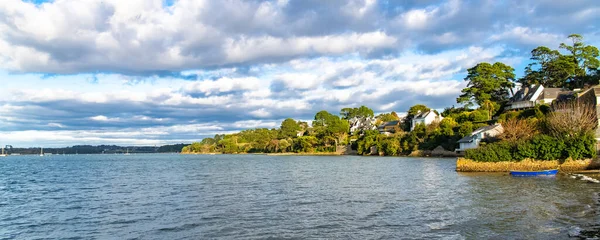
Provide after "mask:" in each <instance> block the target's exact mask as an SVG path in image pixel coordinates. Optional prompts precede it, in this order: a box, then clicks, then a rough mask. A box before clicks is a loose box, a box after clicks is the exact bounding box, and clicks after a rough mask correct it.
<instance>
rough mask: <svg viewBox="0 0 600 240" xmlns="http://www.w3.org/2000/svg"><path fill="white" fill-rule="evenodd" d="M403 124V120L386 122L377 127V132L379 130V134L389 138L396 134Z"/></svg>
mask: <svg viewBox="0 0 600 240" xmlns="http://www.w3.org/2000/svg"><path fill="white" fill-rule="evenodd" d="M401 123H402V121H401V120H395V121H389V122H384V123H382V124H381V125H379V126H378V127H377V130H379V133H381V134H385V135H388V136H389V135H392V134H394V133H396V129H397V128H400V127H401V126H400V124H401Z"/></svg>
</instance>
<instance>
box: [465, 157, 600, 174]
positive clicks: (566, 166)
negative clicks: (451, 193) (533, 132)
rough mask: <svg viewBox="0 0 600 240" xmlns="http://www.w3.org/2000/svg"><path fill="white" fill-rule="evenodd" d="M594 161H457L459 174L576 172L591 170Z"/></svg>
mask: <svg viewBox="0 0 600 240" xmlns="http://www.w3.org/2000/svg"><path fill="white" fill-rule="evenodd" d="M592 163H593V161H592V160H591V159H586V160H570V159H569V160H567V161H565V162H564V163H563V164H560V163H559V162H558V161H557V160H554V161H539V160H531V159H525V160H523V161H520V162H476V161H473V160H471V159H466V158H458V160H456V171H458V172H510V171H511V170H516V171H539V170H549V169H559V171H561V172H574V171H581V170H586V169H589V168H590V166H591V165H592Z"/></svg>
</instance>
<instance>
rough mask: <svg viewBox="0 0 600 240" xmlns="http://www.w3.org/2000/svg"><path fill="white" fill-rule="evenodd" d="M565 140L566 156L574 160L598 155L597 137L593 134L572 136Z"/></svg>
mask: <svg viewBox="0 0 600 240" xmlns="http://www.w3.org/2000/svg"><path fill="white" fill-rule="evenodd" d="M565 142H566V144H565V152H566V153H567V155H566V156H565V158H568V157H570V158H571V159H573V160H580V159H587V158H595V157H596V149H595V144H596V139H595V138H594V136H593V135H591V134H585V135H583V136H581V137H572V138H569V139H567V141H565Z"/></svg>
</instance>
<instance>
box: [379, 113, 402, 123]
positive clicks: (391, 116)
mask: <svg viewBox="0 0 600 240" xmlns="http://www.w3.org/2000/svg"><path fill="white" fill-rule="evenodd" d="M376 119H377V122H391V121H397V120H400V117H398V114H396V112H391V113H382V114H379V115H377V117H376Z"/></svg>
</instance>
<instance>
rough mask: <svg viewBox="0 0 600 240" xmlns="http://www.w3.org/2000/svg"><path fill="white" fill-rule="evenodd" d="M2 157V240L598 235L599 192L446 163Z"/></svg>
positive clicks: (569, 181)
mask: <svg viewBox="0 0 600 240" xmlns="http://www.w3.org/2000/svg"><path fill="white" fill-rule="evenodd" d="M125 157H126V158H125ZM11 159H13V160H14V161H13V160H11V161H5V162H2V163H3V164H0V172H2V173H3V174H2V175H0V229H1V230H0V238H9V239H12V238H14V239H36V238H49V239H69V238H71V239H94V238H96V239H106V238H112V239H115V238H116V239H190V238H191V239H198V238H200V239H212V238H226V239H270V238H272V239H281V238H292V239H305V238H319V239H397V238H408V239H427V238H430V239H440V238H441V239H465V238H466V239H486V238H492V239H493V238H496V239H511V238H528V239H562V238H566V237H569V235H572V234H573V233H574V232H575V230H573V229H578V230H577V236H585V237H593V236H595V234H598V232H600V230H598V229H600V227H597V225H596V224H597V220H598V217H597V213H598V210H599V209H598V203H599V201H600V197H599V195H598V194H599V192H600V186H596V185H588V184H583V183H582V182H581V181H577V180H573V179H569V178H562V177H560V176H558V177H556V178H555V179H535V178H533V179H528V178H519V179H516V178H512V177H510V176H506V175H498V174H496V175H493V174H458V173H456V172H455V171H454V167H455V166H454V164H455V162H454V160H451V159H450V160H448V159H426V160H425V159H418V158H378V157H369V158H362V157H295V156H286V157H279V156H278V157H272V156H253V155H231V156H230V155H223V156H180V155H162V154H156V155H139V156H137V155H136V156H102V155H97V156H93V155H91V156H79V157H74V156H71V157H68V156H64V157H63V156H54V157H53V158H46V159H45V160H44V161H41V160H40V159H39V158H31V157H30V156H20V157H17V158H11ZM574 226H577V228H575V227H574Z"/></svg>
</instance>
